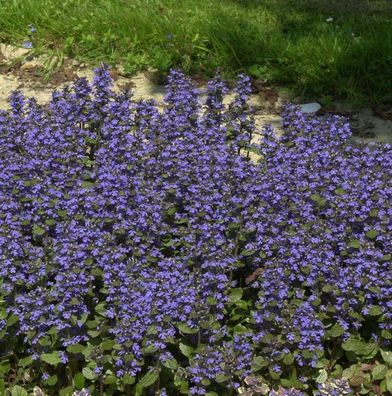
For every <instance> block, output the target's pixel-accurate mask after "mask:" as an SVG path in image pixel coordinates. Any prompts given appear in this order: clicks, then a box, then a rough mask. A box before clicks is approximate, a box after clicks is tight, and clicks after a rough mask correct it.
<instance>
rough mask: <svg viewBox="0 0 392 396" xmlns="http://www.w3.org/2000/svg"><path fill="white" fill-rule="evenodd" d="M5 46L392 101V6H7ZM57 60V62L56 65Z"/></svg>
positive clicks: (105, 0) (73, 2) (250, 0)
mask: <svg viewBox="0 0 392 396" xmlns="http://www.w3.org/2000/svg"><path fill="white" fill-rule="evenodd" d="M0 14H1V19H0V40H1V41H4V42H11V43H14V44H16V45H22V44H23V43H24V45H25V46H27V47H32V49H33V50H34V51H36V52H38V53H39V52H41V53H42V52H43V53H44V54H45V55H47V54H53V58H52V60H53V61H52V62H49V63H48V64H47V67H48V68H49V69H51V68H53V67H54V66H55V65H56V63H57V61H58V60H61V59H63V58H64V56H68V57H72V58H73V57H76V58H77V59H80V60H81V61H84V62H89V63H90V64H91V63H95V64H97V62H98V63H100V62H102V61H105V62H111V63H112V64H121V65H124V66H125V69H126V71H128V72H130V73H132V72H135V71H137V70H143V69H145V68H148V67H152V68H156V69H158V70H159V71H163V72H167V71H168V70H169V69H170V68H172V67H181V69H182V70H184V71H186V72H188V73H192V74H201V75H203V76H207V77H212V76H213V75H214V73H215V69H216V67H218V66H219V67H222V69H223V70H224V71H225V72H226V73H227V75H231V76H232V77H233V76H234V75H235V74H236V73H237V72H238V71H242V72H245V73H247V74H250V75H252V76H253V77H256V78H261V79H266V80H268V82H270V83H274V84H282V85H284V86H285V87H290V88H292V89H293V90H294V92H295V94H303V95H305V96H309V97H313V99H314V96H316V97H318V98H319V99H320V100H322V101H324V102H325V103H326V104H327V103H329V104H330V102H331V100H334V99H335V98H340V99H348V100H349V101H356V102H359V103H365V104H375V103H381V102H384V101H386V102H388V103H389V104H390V103H391V101H392V98H391V94H390V81H391V79H392V74H391V73H392V72H391V70H392V67H391V66H392V65H391V59H392V37H391V35H392V33H391V32H392V29H391V16H392V5H391V2H390V1H389V0H372V1H368V0H345V1H340V0H300V1H297V0H224V1H222V0H198V1H192V0H182V1H173V0H148V1H146V0H132V1H128V0H85V1H79V0H61V1H60V0H13V1H0ZM56 56H57V60H56Z"/></svg>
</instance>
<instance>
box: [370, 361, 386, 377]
mask: <svg viewBox="0 0 392 396" xmlns="http://www.w3.org/2000/svg"><path fill="white" fill-rule="evenodd" d="M387 371H388V366H386V365H385V364H379V365H377V366H376V367H374V369H373V370H372V378H373V380H375V381H379V380H383V379H384V378H385V375H386V374H387Z"/></svg>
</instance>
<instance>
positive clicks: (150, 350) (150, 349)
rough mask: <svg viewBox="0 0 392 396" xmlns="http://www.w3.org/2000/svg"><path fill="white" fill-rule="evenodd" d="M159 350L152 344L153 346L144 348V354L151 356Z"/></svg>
mask: <svg viewBox="0 0 392 396" xmlns="http://www.w3.org/2000/svg"><path fill="white" fill-rule="evenodd" d="M157 350H158V348H157V347H156V346H155V345H154V344H151V345H148V346H145V347H144V348H143V353H144V354H145V355H150V354H152V353H155V352H156V351H157Z"/></svg>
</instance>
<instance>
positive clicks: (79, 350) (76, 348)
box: [67, 344, 87, 353]
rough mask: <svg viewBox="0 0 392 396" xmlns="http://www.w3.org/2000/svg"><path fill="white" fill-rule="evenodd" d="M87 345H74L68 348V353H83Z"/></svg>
mask: <svg viewBox="0 0 392 396" xmlns="http://www.w3.org/2000/svg"><path fill="white" fill-rule="evenodd" d="M86 348H87V347H86V345H82V344H74V345H70V346H68V347H67V352H69V353H82V351H84V350H85V349H86Z"/></svg>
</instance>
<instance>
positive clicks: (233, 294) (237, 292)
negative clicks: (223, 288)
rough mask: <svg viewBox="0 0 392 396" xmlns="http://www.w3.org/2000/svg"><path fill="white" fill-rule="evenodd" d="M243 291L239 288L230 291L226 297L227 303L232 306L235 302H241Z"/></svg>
mask: <svg viewBox="0 0 392 396" xmlns="http://www.w3.org/2000/svg"><path fill="white" fill-rule="evenodd" d="M242 294H243V290H242V289H241V288H237V289H232V290H231V291H230V293H229V295H228V299H229V303H230V304H234V303H235V302H237V301H239V300H241V298H242Z"/></svg>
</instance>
